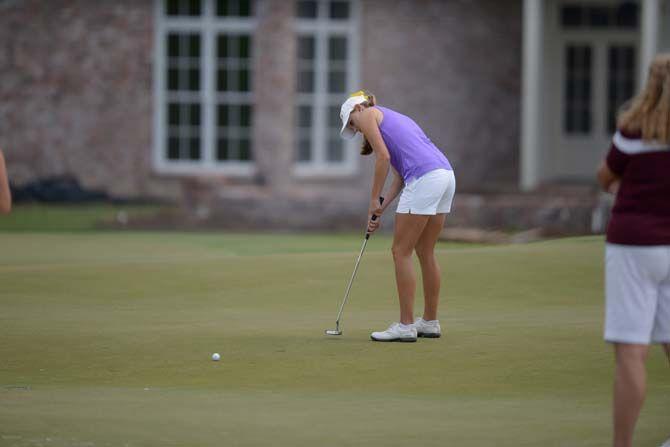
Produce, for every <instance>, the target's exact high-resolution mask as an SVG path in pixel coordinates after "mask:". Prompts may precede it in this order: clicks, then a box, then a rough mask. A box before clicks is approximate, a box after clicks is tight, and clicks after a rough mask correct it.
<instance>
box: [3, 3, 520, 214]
mask: <svg viewBox="0 0 670 447" xmlns="http://www.w3.org/2000/svg"><path fill="white" fill-rule="evenodd" d="M256 4H257V8H256V10H257V19H258V29H257V31H256V33H255V39H254V41H255V49H254V51H255V55H256V56H255V60H254V71H255V79H254V95H255V98H256V101H255V104H254V107H255V109H254V116H255V123H254V124H255V126H254V129H253V137H254V152H255V157H256V162H257V167H258V170H259V171H260V175H259V176H258V177H256V178H253V179H249V180H247V181H236V180H234V179H230V178H225V177H222V176H214V177H212V176H211V175H210V176H208V177H207V178H206V179H204V181H198V180H197V179H194V178H192V177H190V178H186V177H179V176H174V175H172V176H166V175H158V174H156V173H155V172H154V171H153V169H152V163H151V159H152V131H153V129H152V123H153V121H152V120H153V117H152V114H153V110H152V108H153V106H152V104H153V99H152V94H153V84H152V83H153V65H152V60H153V56H154V48H153V41H154V2H153V1H152V0H116V1H104V2H103V1H100V2H98V1H96V2H93V1H90V0H48V1H47V0H23V1H5V2H0V147H2V148H3V149H5V152H6V156H7V160H8V169H9V174H10V178H11V179H12V181H14V182H15V183H17V184H21V183H24V182H26V181H29V180H33V179H35V178H40V177H46V176H50V175H54V174H72V175H74V176H76V177H77V178H78V179H79V180H80V181H81V182H82V183H83V185H84V186H86V187H89V188H96V189H103V190H105V191H107V192H109V193H110V194H112V195H115V196H122V197H159V198H166V199H173V200H184V203H186V202H189V203H186V204H187V206H186V207H185V208H186V209H191V210H195V209H203V208H202V207H203V206H204V207H207V208H209V209H211V210H216V209H217V208H225V209H228V210H230V212H226V213H223V214H224V215H229V216H230V218H231V219H234V218H235V216H234V215H233V214H234V213H233V212H232V211H234V210H237V207H233V206H232V205H231V203H232V202H231V200H232V201H234V200H238V201H241V202H244V201H245V200H247V198H255V197H257V196H261V197H262V198H263V199H262V200H270V201H272V200H278V201H277V202H276V204H279V203H281V206H273V207H269V208H268V209H269V210H272V212H273V213H274V215H273V216H272V219H273V221H276V222H282V219H286V220H285V221H286V222H288V223H291V222H292V220H291V219H293V217H291V219H288V217H287V216H289V215H290V216H294V215H296V213H295V212H298V214H297V215H299V211H300V210H303V208H304V205H305V203H307V202H309V203H314V204H316V205H315V206H316V207H317V208H318V206H319V204H320V203H323V204H324V206H328V209H329V210H331V211H332V210H333V208H332V206H330V205H331V204H339V205H338V206H340V207H341V209H342V210H347V211H346V213H344V214H346V215H348V216H351V218H350V219H349V218H348V219H349V220H350V221H351V222H352V223H353V222H355V223H358V220H359V219H358V218H356V217H354V216H355V214H356V210H358V208H359V207H360V208H361V210H362V211H363V212H365V209H366V208H367V202H366V201H367V196H368V191H369V185H370V183H371V176H372V160H371V159H370V157H368V158H365V159H360V164H359V169H358V173H357V174H355V175H353V176H349V177H346V178H337V177H331V178H320V179H306V178H296V177H293V175H292V159H293V146H294V145H293V97H294V96H293V95H294V85H295V43H296V42H295V39H294V30H293V14H294V10H293V2H292V1H289V0H258V1H257V3H256ZM361 5H362V8H361V9H362V17H361V39H360V41H361V55H362V59H361V64H360V66H361V71H362V73H361V75H362V76H361V79H362V80H363V87H366V88H368V89H370V90H372V91H374V92H375V93H377V94H378V97H379V100H380V102H381V103H382V104H384V105H388V106H389V107H392V108H396V109H397V110H399V111H401V112H403V113H406V114H408V115H410V116H412V117H413V118H415V119H416V121H417V122H418V123H419V124H420V125H421V126H422V127H424V129H425V130H426V132H427V133H428V135H429V136H430V137H431V138H432V139H433V140H434V141H435V142H436V143H437V144H438V146H440V147H441V148H443V149H444V150H445V152H446V153H447V155H448V156H449V158H450V160H451V161H452V163H453V165H454V167H455V169H456V171H457V177H458V184H459V190H460V191H464V190H468V189H481V188H482V185H488V186H491V187H497V186H499V185H505V186H506V187H507V188H510V187H512V188H514V187H515V185H516V182H517V161H518V134H519V93H520V86H519V84H520V72H521V60H520V54H519V53H520V45H521V2H520V0H513V1H505V2H500V1H495V0H473V1H443V0H363V1H362V2H361ZM273 198H274V199H273ZM255 200H256V199H255ZM190 202H192V203H190ZM259 203H260V202H259ZM292 204H293V205H292ZM310 209H311V208H310ZM238 211H239V210H238ZM238 211H236V212H238ZM231 213H232V214H231ZM239 213H242V211H239ZM212 214H219V215H220V214H221V213H216V212H214V211H212ZM250 215H255V214H254V213H251V214H250ZM331 215H332V216H337V212H332V213H331ZM331 218H334V217H331ZM313 220H314V217H313V216H312V217H310V222H311V221H313ZM291 225H292V226H300V225H298V224H297V223H294V222H293V223H291ZM342 225H344V224H343V222H342V219H339V218H338V223H337V225H336V226H337V227H341V226H342Z"/></svg>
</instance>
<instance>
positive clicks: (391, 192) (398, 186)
mask: <svg viewBox="0 0 670 447" xmlns="http://www.w3.org/2000/svg"><path fill="white" fill-rule="evenodd" d="M391 170H392V171H393V183H391V186H390V187H389V189H388V191H386V195H385V196H384V205H382V209H383V210H386V208H387V207H388V206H389V205H390V204H391V202H393V201H394V200H395V198H396V197H398V194H400V191H402V188H403V187H404V186H405V181H404V180H403V178H402V176H401V175H400V174H398V171H396V170H395V169H393V168H391Z"/></svg>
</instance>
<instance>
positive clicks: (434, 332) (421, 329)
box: [412, 318, 442, 338]
mask: <svg viewBox="0 0 670 447" xmlns="http://www.w3.org/2000/svg"><path fill="white" fill-rule="evenodd" d="M412 326H413V327H414V329H416V335H417V336H418V337H426V338H440V336H441V335H442V330H441V329H440V322H439V321H438V320H430V321H426V320H424V319H423V318H417V319H416V320H414V323H412Z"/></svg>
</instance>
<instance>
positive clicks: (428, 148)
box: [375, 106, 452, 183]
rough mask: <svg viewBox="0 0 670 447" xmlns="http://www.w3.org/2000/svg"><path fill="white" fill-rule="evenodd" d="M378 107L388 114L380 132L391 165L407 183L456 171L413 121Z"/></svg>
mask: <svg viewBox="0 0 670 447" xmlns="http://www.w3.org/2000/svg"><path fill="white" fill-rule="evenodd" d="M375 107H376V108H377V109H378V110H380V111H381V112H382V113H383V114H384V119H383V120H382V122H381V124H380V125H379V130H380V132H381V134H382V138H383V139H384V143H386V147H387V148H388V150H389V153H390V154H391V165H392V166H393V167H394V168H395V170H396V171H398V173H399V174H400V175H401V176H402V178H403V179H404V180H405V183H408V182H409V181H410V180H412V179H415V178H419V177H421V176H422V175H423V174H425V173H427V172H430V171H433V170H435V169H446V170H448V171H451V170H452V168H451V164H449V160H447V157H445V155H444V154H443V153H442V151H440V150H439V149H438V148H437V146H435V145H434V144H433V142H432V141H430V139H429V138H428V137H427V136H426V134H425V133H424V132H423V130H421V128H420V127H419V126H418V125H417V124H416V123H415V122H414V121H413V120H412V118H410V117H408V116H405V115H403V114H400V113H398V112H394V111H393V110H391V109H387V108H386V107H380V106H375Z"/></svg>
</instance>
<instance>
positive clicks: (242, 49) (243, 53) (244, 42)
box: [237, 36, 249, 59]
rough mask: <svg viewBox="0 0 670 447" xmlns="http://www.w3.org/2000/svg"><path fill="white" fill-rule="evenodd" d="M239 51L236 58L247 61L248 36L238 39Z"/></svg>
mask: <svg viewBox="0 0 670 447" xmlns="http://www.w3.org/2000/svg"><path fill="white" fill-rule="evenodd" d="M238 40H239V50H238V53H237V56H238V57H239V58H240V59H249V36H240V37H239V39H238Z"/></svg>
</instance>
